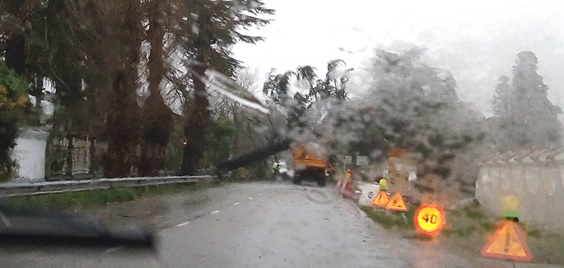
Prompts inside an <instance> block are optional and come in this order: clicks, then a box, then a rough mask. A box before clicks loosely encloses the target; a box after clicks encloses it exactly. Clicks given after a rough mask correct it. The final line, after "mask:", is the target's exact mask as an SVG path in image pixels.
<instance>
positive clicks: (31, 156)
mask: <svg viewBox="0 0 564 268" xmlns="http://www.w3.org/2000/svg"><path fill="white" fill-rule="evenodd" d="M48 135H49V134H48V133H47V132H45V131H41V130H36V129H25V130H22V131H21V133H20V136H19V137H18V139H17V140H16V143H17V144H16V147H15V148H14V150H13V151H12V157H13V158H14V160H16V161H17V163H18V165H19V169H18V176H17V178H16V179H22V178H24V179H31V180H36V179H44V178H45V149H46V146H47V137H48Z"/></svg>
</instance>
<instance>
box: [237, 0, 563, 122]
mask: <svg viewBox="0 0 564 268" xmlns="http://www.w3.org/2000/svg"><path fill="white" fill-rule="evenodd" d="M265 3H266V5H267V7H269V8H274V9H276V10H277V14H276V15H275V16H274V17H273V19H274V21H273V22H272V23H271V24H270V25H269V26H266V27H265V28H263V29H261V30H257V31H253V32H252V33H253V34H258V35H261V36H264V37H266V41H264V42H260V43H258V44H257V45H247V44H238V45H236V46H235V48H234V53H235V56H236V57H237V58H238V59H240V60H242V61H244V62H245V65H247V66H249V67H251V68H256V69H258V71H259V72H260V74H261V75H263V76H264V75H265V74H266V73H267V72H268V71H269V70H270V69H271V68H276V69H278V70H279V71H280V72H283V71H286V70H289V69H295V68H296V67H297V66H300V65H313V66H315V67H317V68H318V69H319V72H320V74H324V71H325V68H326V67H325V66H326V63H327V61H329V60H332V59H343V60H345V61H346V62H347V63H348V66H349V67H354V68H357V69H359V68H362V67H363V62H365V61H366V60H367V59H369V58H370V57H371V56H372V54H373V50H374V49H375V48H388V49H397V48H401V47H402V46H405V45H406V44H415V45H417V46H420V47H424V48H427V49H428V51H427V53H426V56H425V58H424V60H425V61H426V62H427V63H429V64H430V65H432V66H435V67H438V68H443V69H447V70H449V71H451V72H452V73H453V75H454V77H455V79H456V80H457V83H458V88H457V93H458V95H459V96H460V98H461V99H462V100H464V101H466V102H469V103H472V104H474V106H475V107H476V108H477V109H479V110H481V111H482V112H484V113H486V114H489V113H490V102H491V98H492V96H493V91H494V87H495V84H496V81H497V78H498V77H499V76H500V75H509V76H510V75H511V67H512V66H513V64H514V62H515V56H516V54H517V53H518V52H520V51H523V50H530V51H533V52H534V53H535V54H536V55H537V57H538V59H539V71H538V72H539V74H540V75H542V76H543V77H544V82H545V84H547V85H548V86H549V88H550V90H549V99H550V101H552V102H553V103H554V104H557V105H560V106H561V107H563V108H564V76H563V75H562V74H563V71H564V11H563V10H564V2H563V1H549V0H537V1H532V0H528V1H526V0H513V1H501V0H472V1H459V0H449V1H446V0H425V1H421V0H415V1H411V0H397V1H374V0H347V1H327V0H265Z"/></svg>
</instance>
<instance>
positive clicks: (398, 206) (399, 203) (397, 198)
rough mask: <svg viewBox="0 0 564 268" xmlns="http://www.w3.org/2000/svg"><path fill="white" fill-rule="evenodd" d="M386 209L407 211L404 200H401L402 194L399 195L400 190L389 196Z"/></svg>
mask: <svg viewBox="0 0 564 268" xmlns="http://www.w3.org/2000/svg"><path fill="white" fill-rule="evenodd" d="M386 209H387V210H394V211H407V206H406V205H405V201H404V200H403V196H401V194H400V192H396V193H395V194H394V195H392V197H391V198H390V201H389V202H388V204H387V205H386Z"/></svg>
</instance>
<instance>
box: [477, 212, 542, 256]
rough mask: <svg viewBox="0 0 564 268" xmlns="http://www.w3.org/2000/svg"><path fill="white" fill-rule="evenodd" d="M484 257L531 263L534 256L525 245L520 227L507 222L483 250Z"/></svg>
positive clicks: (498, 228) (499, 228)
mask: <svg viewBox="0 0 564 268" xmlns="http://www.w3.org/2000/svg"><path fill="white" fill-rule="evenodd" d="M481 253H482V256H484V257H490V258H500V259H510V260H516V261H526V262H528V261H531V260H532V259H533V255H532V254H531V251H530V250H529V248H528V247H527V244H525V237H524V235H523V232H522V231H521V229H520V228H519V225H518V224H517V223H516V222H513V221H505V222H503V223H502V224H501V225H500V226H499V227H497V230H496V231H495V233H494V235H493V236H492V238H491V239H490V241H489V242H488V244H486V246H485V247H484V248H483V249H482V252H481Z"/></svg>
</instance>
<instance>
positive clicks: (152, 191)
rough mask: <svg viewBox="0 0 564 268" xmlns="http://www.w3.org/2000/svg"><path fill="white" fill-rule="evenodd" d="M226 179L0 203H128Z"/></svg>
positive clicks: (54, 205) (63, 206)
mask: <svg viewBox="0 0 564 268" xmlns="http://www.w3.org/2000/svg"><path fill="white" fill-rule="evenodd" d="M225 184H226V182H217V183H210V182H197V183H194V184H166V185H154V186H140V187H112V188H109V189H104V190H89V191H80V192H67V193H56V194H44V195H35V196H20V197H10V198H5V199H3V200H2V202H3V203H7V204H12V205H16V206H23V207H30V208H56V209H68V208H91V207H96V206H101V205H106V204H109V203H118V202H129V201H134V200H137V199H141V198H147V197H152V196H159V195H164V194H174V193H179V192H185V191H197V190H201V189H205V188H210V187H218V186H223V185H225Z"/></svg>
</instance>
